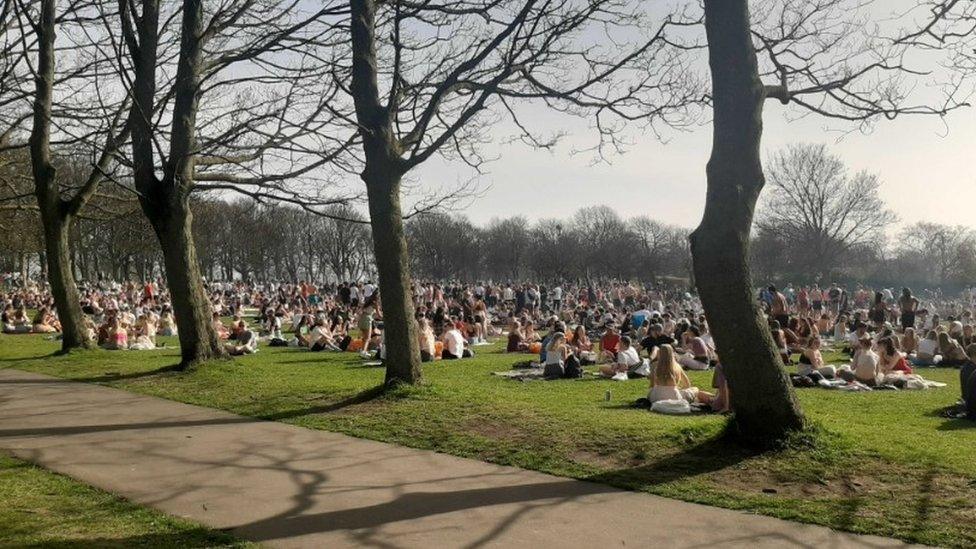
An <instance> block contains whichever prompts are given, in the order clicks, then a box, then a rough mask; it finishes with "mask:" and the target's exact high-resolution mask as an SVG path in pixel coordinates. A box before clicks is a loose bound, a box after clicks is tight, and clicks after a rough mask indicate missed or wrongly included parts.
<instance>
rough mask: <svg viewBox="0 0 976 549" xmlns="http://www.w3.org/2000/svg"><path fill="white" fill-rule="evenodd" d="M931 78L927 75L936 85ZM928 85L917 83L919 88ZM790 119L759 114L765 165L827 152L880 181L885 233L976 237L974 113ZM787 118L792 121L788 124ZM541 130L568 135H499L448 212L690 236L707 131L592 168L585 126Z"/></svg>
mask: <svg viewBox="0 0 976 549" xmlns="http://www.w3.org/2000/svg"><path fill="white" fill-rule="evenodd" d="M913 3H914V0H884V1H883V2H876V3H875V4H874V5H873V6H874V7H872V8H871V9H872V10H874V13H873V14H872V17H877V18H878V19H877V20H884V17H886V16H888V15H890V14H891V13H892V12H893V11H897V10H899V9H903V8H905V7H906V6H911V5H913ZM935 79H936V75H933V76H932V80H933V82H931V84H934V80H935ZM926 84H929V82H923V83H922V85H923V86H924V85H926ZM796 114H797V111H796V110H789V109H788V108H786V107H783V106H782V105H780V104H779V103H778V102H776V101H767V103H766V105H765V108H764V124H765V129H764V136H763V145H762V150H763V156H764V158H768V157H769V155H771V154H772V153H773V152H775V151H777V150H778V149H781V148H783V147H785V146H786V145H789V144H793V143H824V144H827V145H828V147H829V149H830V151H831V152H832V153H833V154H836V155H838V156H840V157H841V159H842V160H843V161H844V162H845V164H846V165H847V166H848V168H849V169H850V170H851V171H860V170H867V171H869V172H872V173H876V174H878V175H879V176H880V178H881V181H882V186H881V189H880V193H881V197H882V198H883V199H884V201H885V202H886V203H887V205H888V207H889V208H890V209H891V210H893V211H894V212H895V213H896V214H897V216H898V219H899V222H898V224H897V225H894V226H893V228H892V233H893V234H896V232H897V230H898V228H900V227H903V226H905V225H906V224H910V223H914V222H917V221H934V222H940V223H946V224H950V225H964V226H967V227H970V228H974V229H976V215H974V213H976V108H966V109H962V110H959V111H956V112H954V113H952V114H951V115H950V116H948V117H947V118H946V119H944V120H943V119H940V118H939V117H936V116H915V117H902V118H898V119H895V120H893V121H888V120H884V121H880V122H878V123H877V124H875V125H874V127H873V128H872V129H871V131H870V132H869V133H861V132H853V133H851V132H849V131H846V130H850V129H851V128H850V127H848V126H844V125H842V124H838V123H834V122H828V121H826V120H825V119H824V118H820V117H817V116H807V117H804V118H800V119H798V120H796V119H795V118H796ZM788 115H789V116H788ZM528 119H529V120H530V121H531V122H533V123H534V124H536V125H537V127H541V128H543V129H548V128H549V127H550V126H551V127H553V128H555V127H559V128H563V129H566V128H568V129H569V135H568V136H567V140H566V141H567V142H566V143H563V144H562V146H560V147H557V148H556V149H555V150H551V151H540V150H533V149H531V148H529V147H527V146H525V145H522V144H512V145H507V144H502V143H503V142H504V141H505V139H504V138H505V135H503V134H504V132H505V130H501V129H499V130H497V132H496V138H497V139H496V144H495V145H494V146H493V147H492V148H493V150H492V151H491V153H490V154H491V155H492V156H495V157H497V160H495V161H494V162H490V163H488V164H487V165H485V166H484V168H483V170H484V172H485V173H484V174H482V175H481V176H480V177H479V178H478V181H479V184H480V186H481V188H482V190H483V191H484V192H483V193H482V195H481V196H480V197H478V198H476V199H473V200H471V201H469V202H468V203H467V204H465V206H466V207H464V208H460V207H459V208H457V209H456V210H455V211H456V212H458V213H464V214H465V215H467V216H468V217H469V218H470V219H471V220H472V221H474V222H476V223H484V222H487V221H489V220H490V219H492V218H494V217H509V216H513V215H524V216H526V217H527V218H529V219H530V220H536V219H540V218H553V217H568V216H570V215H571V214H572V213H573V212H574V211H575V210H577V209H578V208H580V207H583V206H589V205H598V204H605V205H608V206H610V207H612V208H614V209H615V210H616V211H617V212H618V213H620V215H621V216H623V217H631V216H636V215H648V216H650V217H652V218H654V219H657V220H660V221H664V222H667V223H671V224H675V225H680V226H684V227H688V228H693V227H694V226H696V225H697V224H698V222H699V220H700V218H701V214H702V211H703V206H704V200H705V185H706V184H705V164H706V162H707V160H708V156H709V154H710V149H711V127H710V126H709V125H707V124H706V125H702V126H700V127H697V128H695V129H693V130H691V131H665V132H664V136H663V137H664V138H665V141H666V142H663V143H662V142H661V141H659V140H657V139H656V138H655V137H654V136H653V135H640V134H632V138H633V140H634V144H633V146H631V147H630V148H629V150H628V152H627V153H626V154H624V155H622V156H618V157H616V158H614V159H613V161H612V164H609V165H607V164H600V165H595V166H594V165H592V161H593V156H592V155H586V154H577V155H574V154H572V153H571V151H572V148H573V145H574V144H581V143H587V142H591V141H592V139H593V136H594V134H593V132H592V130H591V129H590V128H589V127H588V126H587V124H586V123H584V122H582V121H566V120H565V119H557V118H555V117H553V116H551V115H549V114H543V113H531V116H530V117H529V118H528ZM412 175H413V178H414V179H415V180H417V181H418V182H422V183H423V184H431V183H432V184H434V185H442V186H445V187H450V186H452V185H456V184H457V182H459V181H464V180H467V179H468V178H470V177H471V176H472V171H471V170H470V169H469V168H467V167H466V166H464V165H463V164H460V163H448V162H445V161H438V160H431V161H429V162H428V163H426V164H425V165H423V166H422V167H421V168H420V169H419V170H418V171H417V172H415V173H414V174H412Z"/></svg>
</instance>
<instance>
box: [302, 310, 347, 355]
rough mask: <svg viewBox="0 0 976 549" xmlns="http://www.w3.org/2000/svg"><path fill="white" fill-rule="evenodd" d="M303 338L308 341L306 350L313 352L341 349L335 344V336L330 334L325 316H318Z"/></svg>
mask: <svg viewBox="0 0 976 549" xmlns="http://www.w3.org/2000/svg"><path fill="white" fill-rule="evenodd" d="M305 339H306V342H307V343H308V350H309V351H312V352H315V353H317V352H319V351H325V350H329V351H339V350H341V349H339V346H338V345H336V342H335V338H334V337H333V335H332V330H330V329H329V326H328V324H327V323H326V320H325V317H319V318H317V319H316V320H315V326H314V327H312V329H311V330H309V332H308V335H307V336H305Z"/></svg>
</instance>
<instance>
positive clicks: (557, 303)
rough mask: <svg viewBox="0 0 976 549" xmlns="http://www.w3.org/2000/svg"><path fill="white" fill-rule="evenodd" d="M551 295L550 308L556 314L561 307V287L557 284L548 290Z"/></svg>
mask: <svg viewBox="0 0 976 549" xmlns="http://www.w3.org/2000/svg"><path fill="white" fill-rule="evenodd" d="M550 295H551V296H552V309H553V310H554V311H555V312H556V313H557V314H558V313H559V311H561V310H562V308H563V287H562V286H560V285H559V284H556V286H555V287H554V288H553V289H552V290H551V291H550Z"/></svg>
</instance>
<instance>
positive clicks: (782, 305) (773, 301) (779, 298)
mask: <svg viewBox="0 0 976 549" xmlns="http://www.w3.org/2000/svg"><path fill="white" fill-rule="evenodd" d="M769 295H770V303H769V315H770V316H771V317H773V319H775V320H776V321H777V322H779V325H780V326H784V327H785V326H789V324H790V314H789V305H788V304H787V302H786V296H785V295H783V293H782V292H780V291H778V290H777V289H776V286H770V287H769Z"/></svg>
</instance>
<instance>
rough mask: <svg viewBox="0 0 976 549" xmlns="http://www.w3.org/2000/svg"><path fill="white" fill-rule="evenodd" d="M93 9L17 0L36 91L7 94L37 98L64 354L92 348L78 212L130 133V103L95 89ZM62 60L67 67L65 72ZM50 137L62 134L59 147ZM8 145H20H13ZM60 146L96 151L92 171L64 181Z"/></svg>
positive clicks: (47, 230)
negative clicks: (76, 257)
mask: <svg viewBox="0 0 976 549" xmlns="http://www.w3.org/2000/svg"><path fill="white" fill-rule="evenodd" d="M93 6H94V3H93V2H86V1H80V2H73V3H70V4H69V5H68V6H67V7H66V8H65V9H64V11H63V12H62V13H60V14H59V13H58V10H57V2H56V0H41V1H40V2H39V3H38V4H37V5H29V4H27V3H25V2H19V1H18V2H17V5H16V7H15V9H14V12H15V15H16V19H17V22H18V25H19V27H18V35H19V36H20V38H21V44H23V47H24V50H23V51H22V52H19V53H16V54H14V55H15V56H16V57H19V59H20V62H21V63H22V65H23V68H22V69H21V70H26V71H27V72H28V73H30V74H31V75H32V76H33V81H34V87H33V89H32V90H29V91H27V90H22V89H18V88H7V89H6V90H4V91H6V92H7V93H8V96H9V97H13V98H16V97H18V96H21V95H23V96H25V97H26V96H31V97H32V100H33V107H32V109H31V111H30V112H31V115H32V116H31V118H32V125H31V128H30V138H29V140H28V143H27V145H28V147H29V150H30V157H31V165H32V174H33V183H34V185H33V186H34V195H35V197H36V200H37V208H38V211H39V212H40V219H41V224H42V227H43V229H44V245H45V262H46V267H47V268H46V272H47V277H48V281H49V283H50V285H51V293H52V295H53V297H54V301H55V304H56V307H57V309H58V316H59V318H60V321H61V325H62V332H63V337H62V340H61V348H62V351H69V350H71V349H75V348H80V347H89V346H91V345H93V342H91V341H90V340H89V338H88V336H87V329H86V327H85V325H84V321H83V320H84V317H83V315H82V312H81V308H80V305H79V295H78V288H77V286H76V284H75V280H74V267H73V265H72V257H73V255H72V252H71V249H70V246H69V243H70V241H71V234H72V231H73V227H74V224H75V222H76V220H77V218H78V216H79V214H80V213H81V211H82V209H83V208H85V206H86V205H87V204H88V203H89V201H90V200H91V199H92V198H93V197H94V196H95V193H96V192H97V190H98V186H99V184H100V183H101V182H102V181H103V180H104V178H105V174H106V173H108V172H109V171H110V169H111V166H112V165H114V157H115V154H116V153H117V152H118V150H119V147H120V146H121V144H122V143H123V142H124V141H125V140H126V138H127V132H128V130H127V129H126V127H125V125H124V118H123V116H122V114H123V112H124V106H125V100H124V99H123V98H119V97H115V98H113V94H112V93H111V92H110V91H109V90H107V89H105V90H100V89H98V88H97V82H96V80H97V77H98V75H100V74H102V73H104V72H105V69H106V68H107V66H108V63H109V61H108V59H107V58H106V57H105V56H104V55H101V54H100V50H101V48H103V47H104V46H105V43H104V40H103V39H102V38H100V37H95V36H94V35H93V34H91V33H90V32H86V31H87V30H89V29H87V28H86V27H87V26H89V25H90V23H89V22H88V21H89V18H90V17H92V14H93V13H94V7H93ZM5 9H6V8H5ZM59 28H61V29H62V30H66V33H65V37H64V40H63V41H62V42H61V44H60V45H58V43H57V42H56V39H55V33H56V32H57V31H58V29H59ZM56 58H60V59H61V60H62V62H63V63H64V65H66V66H65V67H62V68H61V69H60V70H59V69H58V68H57V67H56V65H55V62H56ZM9 70H10V71H12V72H13V73H16V72H17V71H18V68H17V67H16V66H11V67H9ZM56 88H57V90H56ZM58 90H60V93H57V92H58ZM56 93H57V97H58V102H57V107H56V108H55V104H54V99H55V96H56ZM22 118H23V117H22V116H17V115H16V114H15V115H14V116H13V117H12V120H8V121H7V122H8V123H10V124H12V126H11V127H10V128H9V129H8V130H7V132H11V133H12V132H14V131H16V130H17V129H19V128H18V127H17V125H18V124H19V123H20V122H21V121H22ZM52 128H53V130H52ZM52 133H56V136H55V145H52ZM8 145H9V146H17V144H16V143H14V142H10V143H8ZM58 145H60V147H61V148H62V149H63V150H62V153H65V152H68V151H70V150H72V149H73V150H76V151H77V150H80V151H81V152H82V154H85V153H88V154H90V155H91V158H90V160H89V161H88V162H89V164H90V166H89V167H87V168H86V169H83V170H81V171H75V172H74V173H73V174H72V175H74V177H71V176H68V177H65V176H59V175H58V169H57V166H56V165H57V164H58V158H57V157H56V154H55V151H54V150H53V147H54V146H58ZM62 156H64V154H62ZM78 165H79V164H78V162H77V159H76V160H75V166H78ZM82 165H83V164H82ZM66 173H69V174H71V172H70V171H69V172H66Z"/></svg>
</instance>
